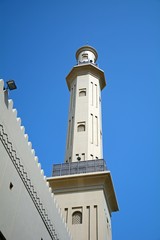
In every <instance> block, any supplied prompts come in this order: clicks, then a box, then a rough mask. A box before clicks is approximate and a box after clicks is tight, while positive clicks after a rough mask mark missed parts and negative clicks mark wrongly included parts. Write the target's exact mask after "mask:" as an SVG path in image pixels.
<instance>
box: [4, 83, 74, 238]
mask: <svg viewBox="0 0 160 240" xmlns="http://www.w3.org/2000/svg"><path fill="white" fill-rule="evenodd" d="M4 100H5V98H4V90H3V81H2V80H0V231H1V232H2V233H3V235H4V236H5V238H6V239H7V240H22V239H23V240H28V239H29V240H32V239H33V240H41V239H43V240H50V239H61V240H64V239H65V240H69V239H70V236H69V232H68V230H67V228H66V226H65V224H64V222H63V219H62V218H61V213H60V209H59V207H58V204H57V202H56V200H55V197H54V195H53V194H52V193H51V189H50V188H49V184H48V183H47V182H46V178H45V176H44V175H43V170H42V169H41V165H40V163H38V158H37V157H36V156H35V151H34V150H33V149H32V144H31V143H30V142H28V136H27V135H26V134H25V129H24V127H23V126H21V120H20V119H19V118H17V111H16V110H15V109H13V102H12V101H11V100H9V101H4ZM11 183H12V185H13V187H12V189H10V184H11Z"/></svg>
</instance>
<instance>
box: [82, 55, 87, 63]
mask: <svg viewBox="0 0 160 240" xmlns="http://www.w3.org/2000/svg"><path fill="white" fill-rule="evenodd" d="M82 61H83V62H86V61H88V54H86V53H84V54H82Z"/></svg>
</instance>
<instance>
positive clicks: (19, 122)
mask: <svg viewBox="0 0 160 240" xmlns="http://www.w3.org/2000/svg"><path fill="white" fill-rule="evenodd" d="M17 123H18V124H19V126H21V123H22V121H21V118H20V117H17ZM25 135H27V134H25Z"/></svg>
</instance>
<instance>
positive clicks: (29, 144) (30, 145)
mask: <svg viewBox="0 0 160 240" xmlns="http://www.w3.org/2000/svg"><path fill="white" fill-rule="evenodd" d="M28 146H29V148H30V149H31V150H32V143H31V142H28Z"/></svg>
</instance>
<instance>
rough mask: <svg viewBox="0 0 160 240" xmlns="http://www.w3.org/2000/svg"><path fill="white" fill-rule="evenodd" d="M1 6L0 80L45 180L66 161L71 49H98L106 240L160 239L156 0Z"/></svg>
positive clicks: (57, 0) (46, 0) (55, 0)
mask: <svg viewBox="0 0 160 240" xmlns="http://www.w3.org/2000/svg"><path fill="white" fill-rule="evenodd" d="M0 10H1V14H0V33H1V37H0V56H1V57H0V78H3V79H4V81H7V80H8V79H14V80H15V81H16V84H17V87H18V89H17V90H16V91H13V92H10V98H12V99H13V100H14V107H15V108H17V110H18V116H19V117H21V119H22V124H23V125H24V126H25V129H26V133H27V134H28V135H29V140H30V141H31V142H32V145H33V148H34V149H35V151H36V155H37V156H38V158H39V161H40V162H41V165H42V168H43V169H44V172H45V174H46V176H50V175H51V172H52V164H53V163H60V162H63V161H64V154H65V143H66V133H67V119H68V106H69V92H68V88H67V85H66V81H65V77H66V75H67V74H68V73H69V71H70V70H71V68H72V67H73V66H74V65H75V64H76V60H75V52H76V50H77V49H78V48H79V47H81V46H83V45H86V44H89V45H91V46H93V47H94V48H96V49H97V51H98V54H99V58H98V64H99V67H100V68H101V69H103V70H104V72H105V76H106V80H107V87H106V88H105V89H104V90H103V93H102V111H103V149H104V159H105V160H106V162H107V166H108V168H109V169H110V171H111V173H112V177H113V181H114V186H115V190H116V194H117V198H118V202H119V207H120V212H117V213H113V215H112V227H113V240H119V239H121V240H122V239H123V240H135V239H136V240H142V239H145V240H160V221H159V214H160V204H159V203H160V173H159V172H160V138H159V136H160V127H159V123H160V107H159V103H160V0H128V1H127V0H121V1H120V0H99V1H95V0H92V1H91V0H86V1H84V0H81V1H73V0H68V1H64V0H63V1H62V0H32V1H31V0H28V1H24V0H21V1H20V0H15V1H11V0H0Z"/></svg>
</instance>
